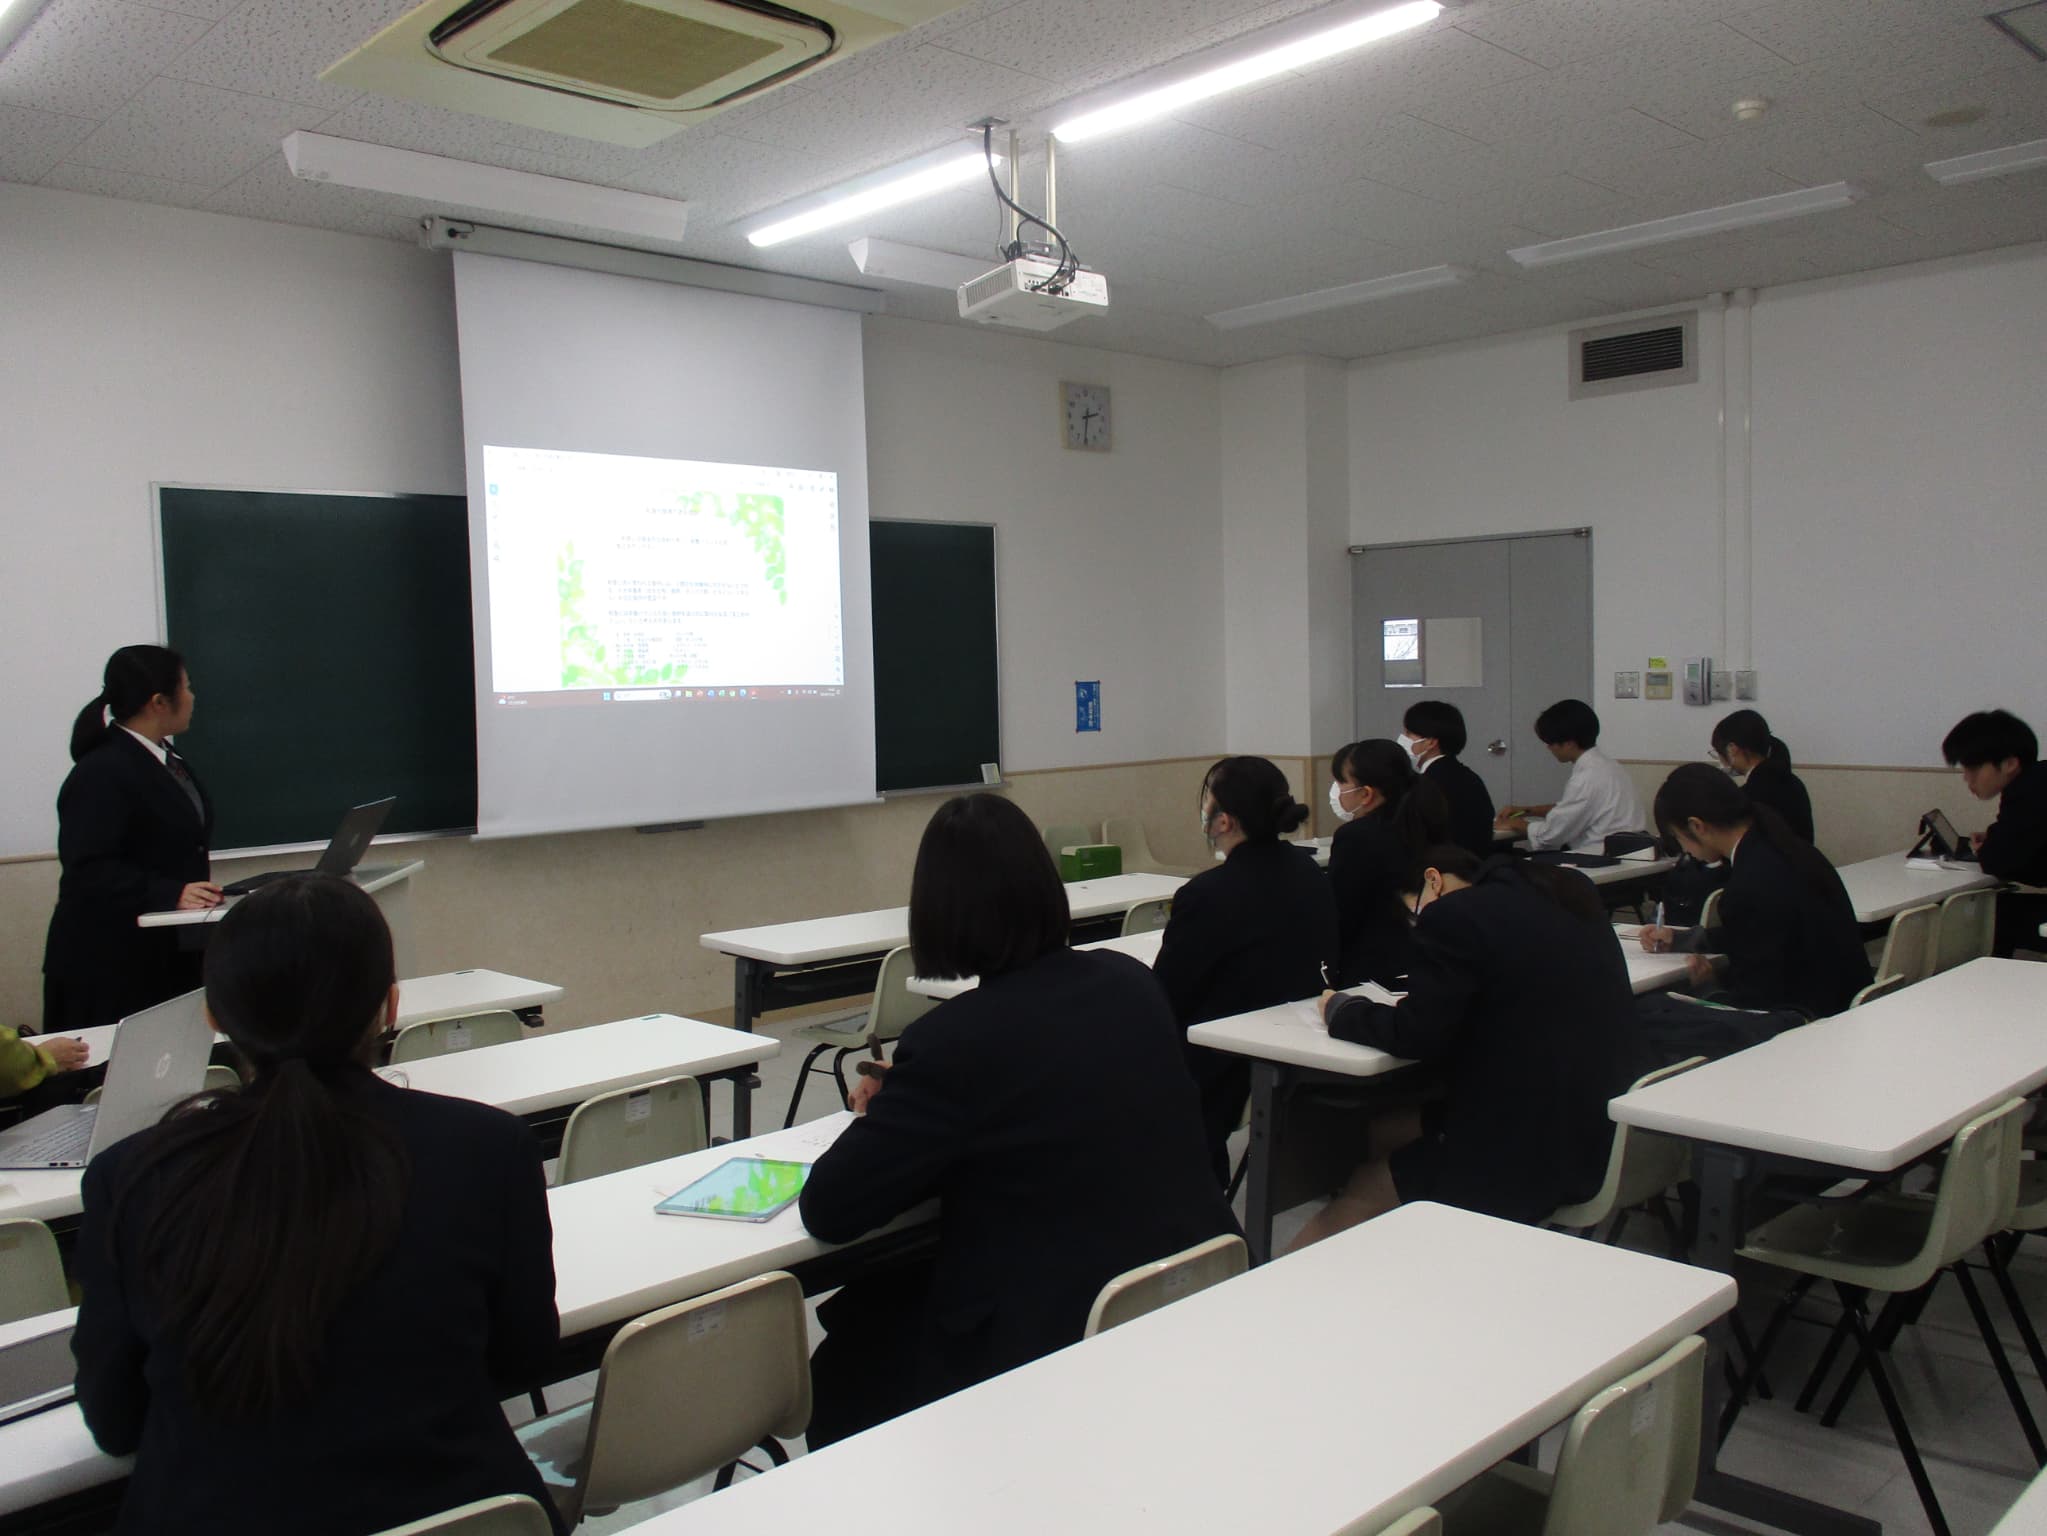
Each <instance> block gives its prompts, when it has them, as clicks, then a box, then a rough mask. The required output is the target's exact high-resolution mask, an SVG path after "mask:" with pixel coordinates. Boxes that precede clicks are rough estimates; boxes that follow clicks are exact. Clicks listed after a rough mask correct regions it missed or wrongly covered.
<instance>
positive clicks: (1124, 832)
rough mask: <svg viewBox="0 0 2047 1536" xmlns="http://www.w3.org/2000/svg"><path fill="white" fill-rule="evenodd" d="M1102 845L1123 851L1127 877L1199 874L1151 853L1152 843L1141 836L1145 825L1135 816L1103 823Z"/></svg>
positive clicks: (1118, 817)
mask: <svg viewBox="0 0 2047 1536" xmlns="http://www.w3.org/2000/svg"><path fill="white" fill-rule="evenodd" d="M1102 841H1103V842H1105V843H1114V844H1115V845H1116V846H1117V847H1119V848H1121V849H1122V850H1123V873H1124V874H1126V875H1137V874H1144V875H1192V874H1197V873H1199V871H1197V870H1193V869H1188V868H1185V867H1182V866H1178V865H1172V864H1167V863H1164V862H1163V861H1161V860H1160V858H1159V856H1158V855H1157V854H1155V853H1153V852H1152V851H1151V839H1150V838H1148V837H1146V836H1145V835H1144V823H1143V822H1141V821H1139V820H1138V819H1137V818H1136V817H1135V816H1111V817H1110V818H1109V819H1108V820H1107V821H1105V822H1103V823H1102Z"/></svg>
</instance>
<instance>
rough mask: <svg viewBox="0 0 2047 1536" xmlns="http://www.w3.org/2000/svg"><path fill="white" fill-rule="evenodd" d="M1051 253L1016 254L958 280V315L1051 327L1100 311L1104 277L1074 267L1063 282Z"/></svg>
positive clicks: (1105, 297) (1023, 327) (1025, 327)
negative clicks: (1014, 258) (1038, 254)
mask: <svg viewBox="0 0 2047 1536" xmlns="http://www.w3.org/2000/svg"><path fill="white" fill-rule="evenodd" d="M1059 277H1060V263H1059V259H1058V258H1057V257H1055V256H1019V257H1018V258H1017V259H1016V260H1015V261H1009V262H1004V263H1003V264H1002V265H1001V266H999V267H997V268H996V269H995V270H994V271H993V272H983V273H982V274H981V275H980V276H979V277H976V278H971V279H969V280H968V281H967V282H964V283H961V284H960V318H961V319H962V320H972V321H975V322H976V323H978V324H980V325H1006V326H1008V327H1009V328H1010V329H1012V330H1018V331H1056V330H1058V329H1059V327H1060V326H1062V325H1071V324H1072V323H1073V322H1074V321H1076V320H1085V319H1086V318H1087V317H1088V316H1089V315H1099V314H1105V313H1107V311H1108V308H1109V280H1108V279H1107V278H1106V277H1104V276H1102V274H1101V273H1099V272H1090V271H1088V270H1087V269H1086V268H1084V267H1076V268H1074V269H1072V270H1071V271H1070V272H1068V273H1066V275H1065V279H1064V281H1063V283H1058V282H1055V279H1058V278H1059Z"/></svg>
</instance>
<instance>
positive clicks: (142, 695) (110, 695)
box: [71, 645, 185, 763]
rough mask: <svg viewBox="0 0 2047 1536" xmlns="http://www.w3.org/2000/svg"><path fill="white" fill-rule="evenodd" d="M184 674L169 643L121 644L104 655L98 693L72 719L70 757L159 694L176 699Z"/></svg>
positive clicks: (74, 758)
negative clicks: (109, 654) (104, 669)
mask: <svg viewBox="0 0 2047 1536" xmlns="http://www.w3.org/2000/svg"><path fill="white" fill-rule="evenodd" d="M184 678H185V658H184V657H182V656H180V655H179V654H178V653H177V652H176V651H174V650H172V649H171V648H170V647H169V646H167V645H124V646H122V647H121V648H120V649H119V650H118V651H116V652H114V654H113V655H111V656H109V657H108V658H107V670H106V673H105V675H104V677H103V678H102V679H101V687H100V692H99V697H98V698H96V699H94V700H93V701H92V702H91V703H89V704H87V705H86V706H85V708H83V709H81V710H80V711H79V712H78V718H77V719H76V720H74V721H72V722H71V761H72V762H74V763H75V762H77V761H78V760H79V759H80V758H82V757H84V756H85V754H86V753H88V752H90V751H91V750H92V749H93V748H94V747H97V746H99V745H100V744H102V743H103V742H105V741H106V739H107V737H108V735H109V734H111V732H112V731H113V727H114V723H115V722H119V721H122V720H132V719H134V718H135V716H137V715H139V714H141V713H142V711H143V710H145V709H147V708H148V707H149V701H150V700H151V699H153V698H155V697H156V696H157V695H158V694H162V695H163V696H164V697H165V698H167V699H175V698H176V697H177V696H178V688H179V686H180V685H181V684H182V683H183V681H184Z"/></svg>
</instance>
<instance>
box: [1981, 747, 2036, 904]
mask: <svg viewBox="0 0 2047 1536" xmlns="http://www.w3.org/2000/svg"><path fill="white" fill-rule="evenodd" d="M1976 857H1977V859H1978V860H1979V861H1980V862H1981V864H1982V866H1983V873H1984V874H1986V875H1994V876H1995V877H1996V878H1997V879H1999V880H2016V881H2018V882H2019V883H2020V884H2021V885H2047V763H2037V762H2035V763H2028V764H2026V766H2025V767H2024V768H2022V769H2020V770H2019V776H2018V777H2017V778H2015V779H2013V780H2012V781H2011V783H2009V784H2007V785H2006V786H2005V787H2004V793H2003V794H2002V795H2000V796H1999V797H1998V801H1997V820H1996V821H1994V822H1992V823H1991V825H1990V830H1989V831H1988V832H1986V833H1984V834H1983V847H1982V849H1981V851H1980V852H1978V854H1977V856H1976Z"/></svg>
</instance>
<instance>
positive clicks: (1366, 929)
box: [1329, 811, 1414, 987]
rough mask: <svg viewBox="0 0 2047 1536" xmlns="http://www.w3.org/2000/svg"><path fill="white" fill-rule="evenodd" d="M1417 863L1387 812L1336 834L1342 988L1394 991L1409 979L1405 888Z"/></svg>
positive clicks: (1333, 862)
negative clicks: (1366, 984)
mask: <svg viewBox="0 0 2047 1536" xmlns="http://www.w3.org/2000/svg"><path fill="white" fill-rule="evenodd" d="M1410 862H1411V858H1410V855H1409V853H1408V848H1407V844H1406V842H1405V841H1404V840H1403V839H1402V838H1401V836H1400V834H1399V832H1398V831H1396V830H1395V828H1394V826H1393V820H1392V818H1391V817H1390V816H1389V815H1387V814H1386V813H1385V812H1383V811H1374V812H1372V813H1371V814H1370V815H1367V816H1360V817H1358V818H1357V819H1356V820H1355V821H1349V822H1345V823H1344V824H1343V825H1342V826H1340V827H1338V828H1337V829H1336V836H1335V837H1334V838H1332V839H1330V843H1329V887H1330V890H1331V892H1332V893H1333V894H1334V895H1335V897H1336V938H1337V954H1338V960H1337V964H1336V970H1337V978H1338V979H1337V985H1339V986H1345V987H1354V986H1356V985H1357V984H1358V983H1359V982H1361V981H1376V982H1379V983H1381V984H1383V985H1388V986H1390V985H1392V983H1393V981H1394V979H1395V978H1396V977H1399V976H1404V975H1406V974H1407V965H1408V955H1409V953H1410V951H1411V950H1412V948H1413V928H1414V924H1413V920H1412V918H1411V916H1410V915H1409V913H1408V910H1407V902H1406V900H1405V898H1404V897H1403V896H1402V895H1401V887H1402V886H1404V885H1406V884H1408V883H1409V881H1408V874H1409V871H1408V868H1407V866H1408V864H1409V863H1410Z"/></svg>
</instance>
